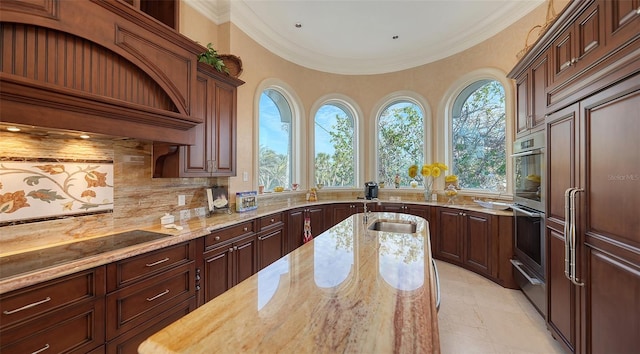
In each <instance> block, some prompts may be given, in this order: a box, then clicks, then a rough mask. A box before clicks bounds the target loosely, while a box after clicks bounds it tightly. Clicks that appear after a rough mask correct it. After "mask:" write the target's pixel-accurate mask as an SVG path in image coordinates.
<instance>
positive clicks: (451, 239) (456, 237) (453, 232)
mask: <svg viewBox="0 0 640 354" xmlns="http://www.w3.org/2000/svg"><path fill="white" fill-rule="evenodd" d="M460 219H461V218H460V211H458V210H454V209H447V208H440V210H438V231H437V233H438V238H437V240H436V243H437V244H436V255H437V256H438V258H442V259H447V260H450V261H452V262H453V263H457V264H462V252H463V251H462V246H463V245H462V242H463V235H462V230H461V227H460Z"/></svg>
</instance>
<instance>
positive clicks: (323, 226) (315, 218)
mask: <svg viewBox="0 0 640 354" xmlns="http://www.w3.org/2000/svg"><path fill="white" fill-rule="evenodd" d="M307 217H308V218H309V220H310V224H311V234H312V235H313V236H314V237H315V236H318V235H320V234H321V233H323V232H325V231H327V229H329V227H330V226H332V225H328V223H327V221H326V216H325V207H324V206H322V205H315V206H309V207H307V208H298V209H292V210H289V212H288V213H287V253H290V252H292V251H294V250H295V249H297V248H298V247H300V246H302V245H303V244H304V238H303V237H304V220H305V218H307Z"/></svg>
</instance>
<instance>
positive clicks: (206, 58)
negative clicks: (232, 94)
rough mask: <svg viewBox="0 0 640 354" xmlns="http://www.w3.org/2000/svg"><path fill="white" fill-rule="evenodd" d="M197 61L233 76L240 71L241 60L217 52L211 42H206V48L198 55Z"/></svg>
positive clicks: (236, 75)
mask: <svg viewBox="0 0 640 354" xmlns="http://www.w3.org/2000/svg"><path fill="white" fill-rule="evenodd" d="M198 61H200V62H203V63H207V64H209V65H211V66H213V67H214V68H216V70H218V71H219V72H224V73H226V74H229V75H231V76H233V77H238V76H240V74H241V73H242V60H241V59H240V58H239V57H237V56H235V55H231V54H218V52H217V51H216V50H215V49H213V45H212V44H211V43H209V44H207V50H206V51H205V52H204V53H201V54H199V55H198Z"/></svg>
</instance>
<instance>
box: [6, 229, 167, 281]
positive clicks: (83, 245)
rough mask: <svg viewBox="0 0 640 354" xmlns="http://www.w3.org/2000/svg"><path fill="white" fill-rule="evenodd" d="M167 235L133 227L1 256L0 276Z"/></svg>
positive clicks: (19, 272) (10, 275)
mask: <svg viewBox="0 0 640 354" xmlns="http://www.w3.org/2000/svg"><path fill="white" fill-rule="evenodd" d="M168 236H170V235H167V234H161V233H158V232H151V231H144V230H133V231H127V232H122V233H118V234H113V235H109V236H104V237H98V238H94V239H89V240H83V241H78V242H74V243H69V244H66V245H60V246H54V247H49V248H43V249H39V250H35V251H29V252H24V253H18V254H14V255H10V256H6V257H0V279H3V278H8V277H12V276H15V275H18V274H24V273H30V272H33V271H36V270H39V269H44V268H48V267H52V266H56V265H60V264H64V263H68V262H72V261H75V260H78V259H82V258H85V257H89V256H94V255H96V254H100V253H105V252H110V251H113V250H117V249H120V248H125V247H129V246H134V245H137V244H141V243H145V242H149V241H153V240H157V239H160V238H164V237H168Z"/></svg>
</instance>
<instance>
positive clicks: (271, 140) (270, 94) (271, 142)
mask: <svg viewBox="0 0 640 354" xmlns="http://www.w3.org/2000/svg"><path fill="white" fill-rule="evenodd" d="M258 120H259V127H258V130H259V136H258V144H259V145H258V146H259V151H258V184H259V185H263V186H264V189H265V190H266V191H270V190H273V188H274V187H277V186H282V187H285V188H288V187H290V186H291V183H292V176H293V170H292V168H293V160H292V159H293V154H292V146H293V142H292V130H293V126H292V120H293V114H292V109H291V105H290V104H289V102H288V101H287V99H286V98H285V96H284V95H283V94H282V93H281V92H280V91H278V90H276V89H273V88H269V89H266V90H264V91H263V92H262V94H261V95H260V102H259V119H258Z"/></svg>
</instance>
